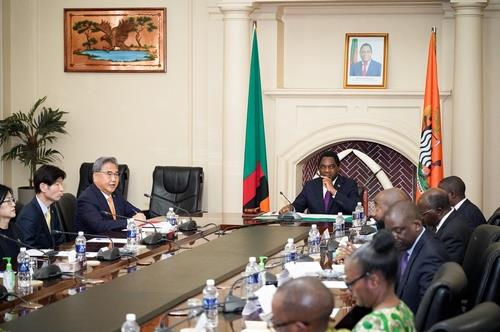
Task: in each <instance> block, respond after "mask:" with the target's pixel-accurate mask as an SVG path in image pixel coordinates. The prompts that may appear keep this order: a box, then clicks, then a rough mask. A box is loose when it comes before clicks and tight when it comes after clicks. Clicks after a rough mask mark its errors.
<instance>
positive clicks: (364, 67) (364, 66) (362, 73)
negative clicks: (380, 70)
mask: <svg viewBox="0 0 500 332" xmlns="http://www.w3.org/2000/svg"><path fill="white" fill-rule="evenodd" d="M361 76H366V64H365V63H364V62H363V67H362V68H361Z"/></svg>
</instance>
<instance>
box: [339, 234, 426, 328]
mask: <svg viewBox="0 0 500 332" xmlns="http://www.w3.org/2000/svg"><path fill="white" fill-rule="evenodd" d="M394 245H395V240H394V237H393V236H392V234H391V233H390V232H389V231H387V230H381V231H379V232H378V233H377V234H376V235H375V236H374V237H373V240H372V242H371V243H367V244H365V245H363V246H362V247H360V248H359V249H357V250H355V251H354V252H353V254H352V255H351V256H349V257H348V258H347V259H346V263H345V275H346V277H345V278H346V285H347V287H348V288H349V290H350V291H351V293H352V296H353V299H354V301H355V302H356V304H357V305H358V306H362V307H368V308H372V310H373V311H372V312H371V313H370V314H368V315H366V316H364V317H363V318H362V319H361V320H360V321H359V322H358V323H357V324H356V326H354V329H353V330H352V331H353V332H358V331H416V329H415V319H414V317H413V313H412V311H411V310H410V309H409V308H408V307H407V306H406V304H405V303H404V302H403V301H401V300H400V299H399V298H398V297H397V296H396V294H395V291H394V285H395V283H396V278H397V274H398V266H399V253H398V250H397V249H396V247H395V246H394Z"/></svg>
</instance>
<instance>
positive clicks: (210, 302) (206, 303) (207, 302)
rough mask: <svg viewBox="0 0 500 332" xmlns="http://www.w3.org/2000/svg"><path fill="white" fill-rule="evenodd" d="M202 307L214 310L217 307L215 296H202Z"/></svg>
mask: <svg viewBox="0 0 500 332" xmlns="http://www.w3.org/2000/svg"><path fill="white" fill-rule="evenodd" d="M203 309H205V310H214V309H217V298H215V297H214V298H203Z"/></svg>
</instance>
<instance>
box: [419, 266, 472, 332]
mask: <svg viewBox="0 0 500 332" xmlns="http://www.w3.org/2000/svg"><path fill="white" fill-rule="evenodd" d="M466 286H467V277H466V276H465V273H464V270H463V269H462V267H461V266H460V265H458V264H457V263H455V262H447V263H445V264H443V265H442V266H441V267H440V268H439V270H438V271H437V272H436V274H435V275H434V278H433V279H432V282H431V284H430V285H429V288H427V290H426V291H425V294H424V297H423V298H422V301H421V302H420V305H419V306H418V310H417V314H416V316H415V327H416V328H417V331H425V330H427V329H428V328H429V327H431V326H432V325H433V324H435V323H437V322H439V321H442V320H444V319H447V318H450V317H453V316H455V315H457V314H459V313H461V303H462V292H463V291H464V289H465V287H466Z"/></svg>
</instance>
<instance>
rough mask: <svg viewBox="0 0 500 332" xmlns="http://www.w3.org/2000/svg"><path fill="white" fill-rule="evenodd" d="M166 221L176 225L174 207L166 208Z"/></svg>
mask: <svg viewBox="0 0 500 332" xmlns="http://www.w3.org/2000/svg"><path fill="white" fill-rule="evenodd" d="M167 222H168V223H169V224H170V225H172V226H175V225H177V216H176V214H175V212H174V208H168V212H167Z"/></svg>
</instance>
